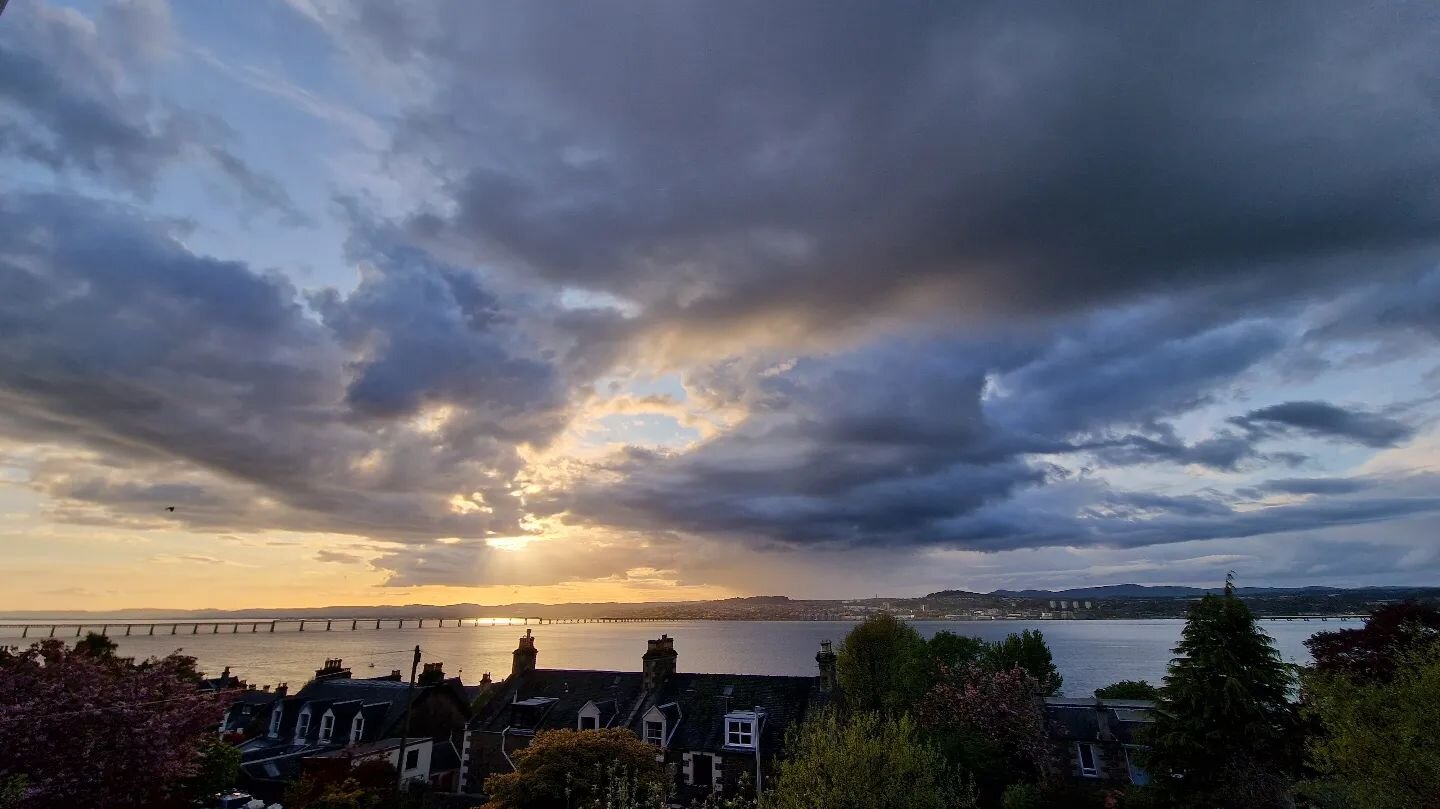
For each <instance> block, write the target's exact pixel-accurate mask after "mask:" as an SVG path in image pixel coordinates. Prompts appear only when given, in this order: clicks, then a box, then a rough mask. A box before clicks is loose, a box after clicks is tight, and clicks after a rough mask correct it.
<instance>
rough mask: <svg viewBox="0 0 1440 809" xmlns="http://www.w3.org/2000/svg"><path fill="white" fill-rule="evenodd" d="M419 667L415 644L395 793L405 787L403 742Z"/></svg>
mask: <svg viewBox="0 0 1440 809" xmlns="http://www.w3.org/2000/svg"><path fill="white" fill-rule="evenodd" d="M419 668H420V645H419V644H416V645H415V659H414V661H412V662H411V663H410V684H409V685H408V686H406V687H405V718H404V719H403V720H401V729H400V755H399V757H398V758H396V760H395V795H396V798H397V799H398V798H399V795H400V791H401V790H402V789H404V788H405V743H406V742H408V741H409V740H410V703H411V702H412V701H413V700H414V698H415V671H416V670H417V669H419Z"/></svg>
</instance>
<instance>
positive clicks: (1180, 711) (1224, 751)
mask: <svg viewBox="0 0 1440 809" xmlns="http://www.w3.org/2000/svg"><path fill="white" fill-rule="evenodd" d="M1174 651H1175V655H1176V656H1175V658H1174V659H1173V660H1171V661H1170V670H1169V673H1168V674H1166V675H1165V685H1164V687H1163V688H1162V689H1161V692H1160V706H1159V707H1160V710H1159V716H1158V718H1157V721H1156V723H1155V725H1154V727H1153V729H1152V732H1151V737H1150V744H1151V749H1150V752H1149V755H1148V765H1149V769H1150V772H1151V774H1152V776H1153V777H1154V779H1155V785H1156V787H1157V788H1158V789H1159V790H1160V791H1162V792H1163V793H1166V794H1167V795H1168V796H1169V797H1170V798H1171V800H1172V802H1173V803H1174V804H1175V805H1178V806H1187V807H1205V809H1213V807H1234V809H1241V808H1242V807H1243V808H1244V809H1260V808H1261V807H1269V806H1287V805H1290V798H1289V792H1290V785H1291V781H1292V776H1293V774H1294V771H1295V768H1296V766H1297V761H1298V759H1299V755H1300V751H1299V746H1298V737H1299V733H1298V728H1299V720H1298V715H1297V712H1296V708H1295V706H1294V705H1293V704H1291V702H1290V693H1291V690H1292V688H1293V687H1294V685H1295V671H1294V667H1293V666H1291V665H1288V664H1286V663H1285V662H1284V660H1283V659H1282V658H1281V657H1280V653H1279V652H1278V651H1277V650H1276V649H1275V645H1274V643H1273V642H1272V640H1271V638H1270V636H1269V635H1266V634H1265V632H1264V631H1263V630H1262V629H1261V628H1260V626H1259V625H1258V624H1257V623H1256V620H1255V616H1254V614H1252V613H1251V612H1250V609H1249V608H1248V607H1246V606H1245V602H1243V601H1241V600H1240V598H1239V597H1238V596H1236V594H1235V585H1234V581H1233V577H1227V578H1226V580H1225V592H1224V594H1223V595H1207V596H1205V597H1204V598H1202V599H1200V601H1199V602H1198V603H1196V604H1195V605H1194V606H1193V607H1191V609H1190V615H1189V619H1188V620H1187V621H1186V624H1185V630H1184V632H1183V633H1182V635H1181V638H1180V643H1179V645H1177V646H1176V647H1175V650H1174Z"/></svg>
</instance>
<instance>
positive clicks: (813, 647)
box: [3, 620, 1358, 696]
mask: <svg viewBox="0 0 1440 809" xmlns="http://www.w3.org/2000/svg"><path fill="white" fill-rule="evenodd" d="M1183 625H1184V622H1183V621H1180V620H1151V621H921V622H917V623H916V624H915V627H916V628H917V629H919V630H920V632H921V633H922V634H924V635H925V636H926V637H929V636H931V635H933V634H935V633H936V632H939V631H941V630H949V631H951V632H955V633H957V634H965V635H974V636H977V637H981V638H985V639H987V640H997V639H1000V638H1003V637H1004V636H1005V635H1007V634H1009V633H1011V632H1019V631H1020V630H1022V629H1039V630H1040V631H1042V632H1044V633H1045V639H1046V641H1047V642H1048V643H1049V644H1050V649H1051V651H1052V652H1053V654H1054V657H1055V665H1056V666H1057V667H1058V668H1059V669H1060V673H1061V674H1063V675H1064V677H1065V694H1066V695H1069V696H1086V695H1089V694H1090V693H1091V692H1092V691H1094V689H1096V688H1098V687H1100V686H1103V685H1106V684H1108V683H1112V682H1114V681H1116V680H1149V681H1151V682H1153V683H1158V682H1159V681H1160V678H1161V677H1162V676H1163V675H1164V673H1165V665H1166V663H1167V662H1168V661H1169V659H1170V656H1171V655H1170V649H1171V647H1173V646H1174V645H1175V642H1176V640H1177V639H1178V638H1179V636H1180V629H1181V627H1182V626H1183ZM1356 625H1358V624H1356V623H1354V622H1348V623H1344V624H1342V623H1339V622H1336V621H1330V622H1327V623H1321V622H1317V621H1312V622H1303V621H1293V622H1292V621H1274V622H1267V623H1266V624H1265V628H1266V630H1267V631H1268V632H1269V633H1270V635H1271V636H1272V637H1274V638H1275V641H1276V644H1277V646H1278V647H1279V649H1280V652H1281V654H1283V655H1284V657H1285V659H1286V660H1288V661H1291V662H1295V663H1305V662H1307V661H1308V659H1309V656H1308V654H1307V653H1306V650H1305V646H1304V645H1303V642H1304V640H1305V639H1306V638H1308V637H1309V636H1310V635H1312V634H1314V633H1315V632H1320V631H1324V630H1327V629H1337V628H1340V627H1342V626H1356ZM851 626H852V624H851V623H849V622H841V621H669V622H654V623H636V624H553V625H545V626H538V627H531V628H532V630H533V631H534V632H535V639H536V646H537V647H538V648H539V650H540V660H539V664H540V667H542V668H577V669H587V668H588V669H618V670H626V669H634V670H639V668H640V655H641V654H643V653H644V651H645V640H646V639H647V638H654V637H659V635H660V634H661V633H662V632H663V633H667V634H669V635H670V636H671V637H673V638H675V648H676V651H678V652H679V653H680V660H679V665H680V669H681V670H682V671H692V672H712V673H747V674H799V675H809V674H814V673H815V652H816V651H817V650H818V649H819V646H820V641H822V640H827V639H828V640H834V641H836V642H837V643H838V642H839V641H840V639H841V638H843V637H844V636H845V633H846V632H847V631H848V630H849V629H850V627H851ZM181 631H182V632H185V631H187V630H184V629H182V630H181ZM201 631H202V632H204V631H206V630H204V629H202V630H201ZM222 631H228V630H226V629H223V628H222ZM523 633H524V629H522V628H520V627H518V626H508V627H507V626H497V627H486V626H482V627H468V626H467V627H445V628H443V629H439V628H426V629H403V630H395V629H383V630H379V631H377V630H374V629H368V630H367V629H360V630H357V631H351V630H349V629H348V628H347V629H345V630H343V631H342V630H339V629H337V630H336V631H333V632H323V631H319V632H317V631H313V628H312V629H308V630H307V631H306V632H304V633H299V632H293V631H292V632H276V633H275V634H269V633H264V632H262V633H261V634H255V635H251V634H247V633H245V632H244V631H243V630H242V632H241V634H238V635H230V634H221V635H210V636H207V635H204V634H201V635H184V634H181V635H173V636H172V635H163V636H162V635H156V636H154V637H148V636H131V637H128V638H127V637H116V638H115V640H116V641H117V642H118V643H119V644H120V653H121V654H124V655H134V656H136V657H148V656H151V655H163V654H166V653H168V652H171V651H173V650H175V649H177V648H179V649H183V650H184V652H185V654H189V655H193V656H195V657H196V658H197V659H198V660H199V661H200V667H201V668H202V669H203V670H205V671H207V672H209V673H211V674H218V673H219V671H220V670H221V669H222V668H224V667H225V666H227V665H228V666H230V668H231V671H232V673H234V674H235V675H237V676H240V677H244V678H245V679H247V680H249V681H250V682H252V683H257V684H261V685H264V684H276V683H281V682H288V683H290V685H291V687H292V689H293V688H295V687H298V686H299V685H300V684H302V683H304V682H305V680H306V679H308V678H309V677H310V676H312V675H313V673H314V670H315V669H317V668H319V667H320V665H321V664H322V663H323V662H324V659H325V658H327V657H338V658H341V659H343V660H344V661H345V665H346V666H348V667H350V668H351V669H352V670H353V671H354V672H355V676H357V677H364V676H369V675H372V674H373V675H378V674H385V673H387V672H389V671H390V670H391V669H396V668H406V669H407V672H408V666H409V654H410V652H408V651H407V650H408V649H413V647H414V646H415V645H416V644H419V645H420V647H421V649H422V651H423V654H424V659H425V660H426V661H443V662H444V664H445V671H446V673H448V674H452V675H454V674H461V676H463V678H464V680H465V682H467V683H470V682H475V681H477V680H479V679H480V675H481V673H483V672H485V671H491V672H494V675H495V677H496V679H499V678H500V677H503V676H505V675H506V674H507V673H509V671H510V653H511V652H512V651H513V650H514V649H515V645H516V639H517V638H518V637H519V636H520V635H521V634H523ZM7 634H8V631H7ZM3 642H5V643H15V642H17V641H16V640H14V639H6V640H4V641H3Z"/></svg>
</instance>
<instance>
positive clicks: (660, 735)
mask: <svg viewBox="0 0 1440 809" xmlns="http://www.w3.org/2000/svg"><path fill="white" fill-rule="evenodd" d="M652 726H653V727H655V728H658V730H657V731H656V733H655V735H653V736H652V735H651V733H650V730H651V727H652ZM645 741H646V742H648V743H650V744H656V745H661V746H664V744H665V720H664V719H660V720H655V719H646V720H645Z"/></svg>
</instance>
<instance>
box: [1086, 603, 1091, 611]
mask: <svg viewBox="0 0 1440 809" xmlns="http://www.w3.org/2000/svg"><path fill="white" fill-rule="evenodd" d="M1091 606H1092V605H1091V603H1090V602H1089V601H1086V602H1085V609H1087V610H1088V609H1090V608H1091Z"/></svg>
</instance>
